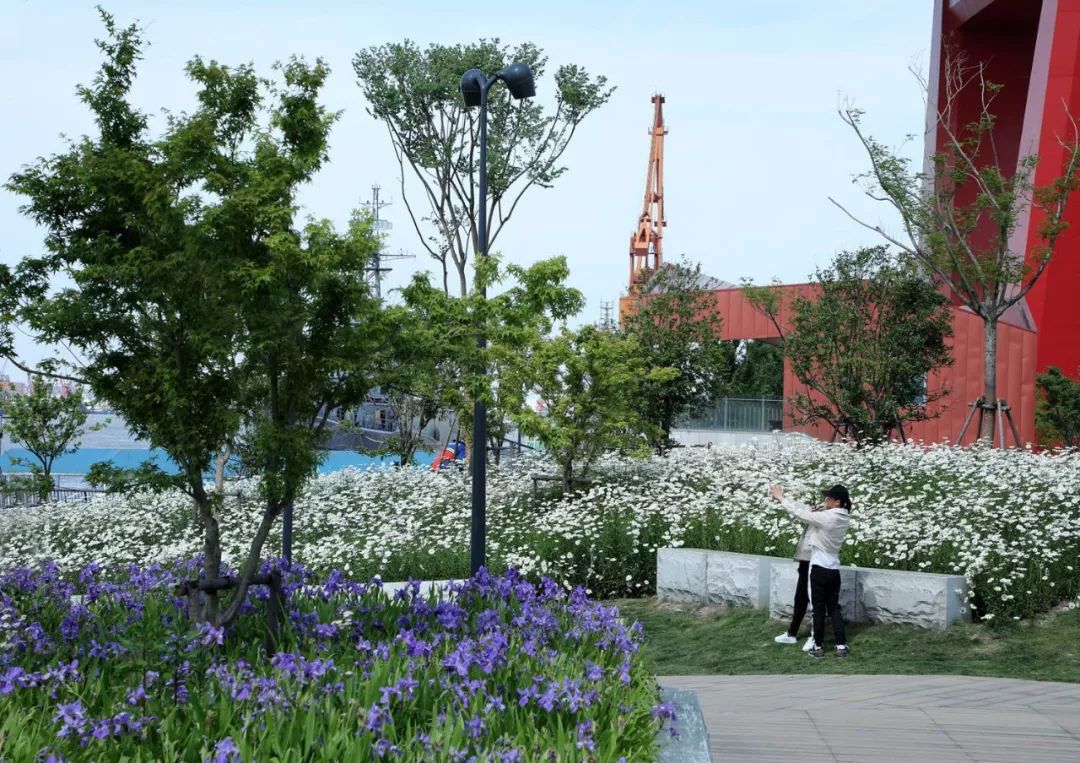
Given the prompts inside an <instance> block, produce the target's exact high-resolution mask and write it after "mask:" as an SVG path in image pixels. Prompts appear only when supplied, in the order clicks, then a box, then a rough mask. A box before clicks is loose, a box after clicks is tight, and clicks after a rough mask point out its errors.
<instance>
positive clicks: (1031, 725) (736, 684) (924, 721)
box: [660, 675, 1080, 763]
mask: <svg viewBox="0 0 1080 763" xmlns="http://www.w3.org/2000/svg"><path fill="white" fill-rule="evenodd" d="M660 684H661V685H662V686H670V687H674V688H683V689H692V690H694V691H695V692H697V697H698V702H699V704H700V705H701V711H702V715H703V716H704V719H705V726H706V728H707V729H708V734H709V752H710V754H711V757H712V760H713V761H714V763H721V762H723V763H727V762H728V761H731V762H732V763H735V762H737V761H754V762H755V763H773V761H775V762H776V763H819V761H820V762H821V763H825V762H828V763H849V762H850V763H862V762H863V761H887V762H888V763H893V762H895V763H904V762H905V761H911V763H952V761H958V762H959V761H963V762H964V763H1014V762H1015V763H1066V762H1068V763H1080V684H1065V683H1052V682H1043V681H1020V680H1015V679H1011V678H972V677H968V676H861V675H848V676H807V675H799V676H775V675H768V676H668V677H661V678H660Z"/></svg>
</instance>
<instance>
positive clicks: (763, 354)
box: [724, 339, 784, 398]
mask: <svg viewBox="0 0 1080 763" xmlns="http://www.w3.org/2000/svg"><path fill="white" fill-rule="evenodd" d="M733 366H734V369H733V370H732V373H731V379H730V381H728V383H727V384H726V385H725V390H724V394H725V395H727V396H728V397H770V398H780V397H783V395H784V348H783V346H782V345H781V344H780V343H779V342H770V341H762V340H753V339H748V340H744V341H742V342H739V347H738V349H737V350H736V351H735V357H734V362H733Z"/></svg>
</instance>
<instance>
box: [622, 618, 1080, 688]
mask: <svg viewBox="0 0 1080 763" xmlns="http://www.w3.org/2000/svg"><path fill="white" fill-rule="evenodd" d="M616 603H617V605H618V607H619V608H620V610H622V613H623V616H624V618H625V619H626V621H627V622H630V621H632V620H639V621H641V624H642V625H643V626H644V627H645V636H646V639H647V644H646V651H645V659H646V662H647V664H648V665H649V667H650V669H651V670H652V671H653V673H654V674H656V675H707V674H720V675H735V674H740V673H879V674H905V673H906V674H932V673H951V674H962V675H970V676H1000V677H1005V678H1028V679H1036V680H1042V681H1071V682H1076V683H1080V609H1074V610H1071V611H1066V612H1061V613H1059V614H1056V615H1050V616H1045V617H1042V618H1039V619H1037V620H1035V621H1031V622H1021V623H1010V624H1008V625H996V626H992V627H991V626H987V625H957V626H953V627H952V628H949V629H948V630H945V631H928V630H921V629H917V628H911V627H906V626H895V625H848V642H849V644H850V645H851V657H850V658H849V659H847V660H840V659H837V657H836V656H835V654H834V651H833V647H832V643H831V641H830V639H831V636H832V631H831V629H830V628H829V626H828V625H826V639H825V647H826V650H827V654H826V655H825V657H824V658H822V659H819V660H815V659H813V658H811V657H809V656H807V655H806V654H804V653H803V652H802V649H801V646H802V641H800V643H799V644H798V645H795V646H789V645H780V644H776V643H773V637H774V636H776V635H777V634H778V633H781V632H782V631H783V630H784V629H785V628H786V626H787V623H786V622H779V621H776V620H770V619H769V617H768V613H767V612H766V611H765V610H759V609H728V610H718V609H717V608H715V607H712V608H710V607H706V608H692V607H689V606H679V605H672V604H668V603H663V604H661V603H657V601H656V600H655V599H622V600H619V601H617V602H616ZM808 629H809V619H807V621H805V622H804V624H803V633H802V638H805V636H806V632H807V631H808Z"/></svg>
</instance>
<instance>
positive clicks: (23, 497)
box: [0, 487, 105, 508]
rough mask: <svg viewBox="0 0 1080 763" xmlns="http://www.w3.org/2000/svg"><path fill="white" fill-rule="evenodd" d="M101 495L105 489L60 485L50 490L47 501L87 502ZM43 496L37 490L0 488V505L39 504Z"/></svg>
mask: <svg viewBox="0 0 1080 763" xmlns="http://www.w3.org/2000/svg"><path fill="white" fill-rule="evenodd" d="M99 495H105V491H104V490H100V489H97V488H88V487H87V488H82V487H79V488H74V487H60V488H54V489H52V490H50V491H49V495H48V499H47V501H46V502H47V503H57V502H60V501H66V502H73V501H74V502H78V503H87V502H89V501H92V500H93V499H94V498H95V497H97V496H99ZM41 503H42V500H41V496H40V495H39V494H38V492H37V491H36V490H22V489H12V490H0V507H3V508H11V507H13V506H39V505H41Z"/></svg>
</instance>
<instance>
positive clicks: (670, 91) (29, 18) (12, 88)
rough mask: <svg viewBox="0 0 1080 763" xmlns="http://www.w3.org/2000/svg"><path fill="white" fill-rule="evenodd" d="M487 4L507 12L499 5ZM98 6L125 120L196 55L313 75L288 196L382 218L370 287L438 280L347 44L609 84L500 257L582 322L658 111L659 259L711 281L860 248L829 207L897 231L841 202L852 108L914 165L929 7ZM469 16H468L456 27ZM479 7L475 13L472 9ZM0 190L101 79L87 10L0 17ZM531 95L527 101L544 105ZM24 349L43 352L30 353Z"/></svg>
mask: <svg viewBox="0 0 1080 763" xmlns="http://www.w3.org/2000/svg"><path fill="white" fill-rule="evenodd" d="M505 6H506V7H507V8H508V9H510V8H512V7H513V4H511V3H507V4H505ZM521 7H522V8H523V10H521V11H515V10H507V11H506V12H502V13H500V12H499V11H498V10H497V6H495V5H491V4H485V5H484V6H481V5H480V4H470V5H468V6H466V5H465V4H450V3H433V2H406V1H399V2H362V1H361V2H349V3H346V2H315V1H312V2H304V3H301V2H250V1H249V2H228V1H227V0H220V1H219V2H192V1H191V0H186V1H184V2H171V3H161V2H111V3H108V4H107V8H108V10H109V11H110V12H112V13H113V14H114V15H115V16H116V17H117V20H118V21H119V22H120V23H122V24H126V23H129V22H130V21H133V20H138V21H140V22H141V24H142V25H143V26H144V27H145V37H146V39H147V40H148V41H149V42H150V47H149V48H148V50H147V51H146V57H145V60H144V61H143V63H142V67H141V75H140V79H139V82H138V84H137V87H136V89H135V99H136V101H137V102H138V104H139V105H140V107H141V108H143V109H144V110H146V111H148V112H157V111H158V110H159V109H160V108H162V107H164V108H168V109H170V110H173V111H177V110H181V109H184V108H188V107H190V106H191V104H192V102H193V89H192V87H191V85H190V83H188V82H187V81H186V79H185V78H184V74H183V65H184V63H185V62H186V61H187V60H188V59H189V58H190V57H191V56H193V55H195V54H199V55H202V56H203V57H205V58H213V59H217V60H219V61H221V62H223V63H231V64H236V63H244V62H254V64H255V65H256V67H257V68H258V69H259V71H260V72H261V73H264V74H267V75H269V74H270V66H271V64H272V63H273V62H274V61H276V60H281V59H285V58H287V57H288V56H290V55H292V54H294V53H295V54H300V55H303V56H305V57H307V58H314V57H316V56H321V57H323V58H324V59H326V60H327V62H328V63H329V64H330V66H331V69H332V72H333V73H332V75H331V78H330V81H329V84H328V86H327V88H326V90H325V101H326V103H327V105H328V106H330V107H331V108H333V109H342V110H344V115H343V117H342V119H341V120H340V121H339V123H338V124H337V126H336V128H335V130H334V134H333V136H332V150H331V154H330V159H331V163H330V165H329V167H328V168H327V169H325V170H324V171H323V172H322V173H321V174H320V175H319V177H318V178H317V180H316V181H315V182H314V183H313V184H312V185H311V186H310V187H309V188H308V189H306V191H305V192H304V194H303V196H302V202H303V203H304V205H305V211H306V212H307V213H309V214H312V215H314V216H316V217H327V218H330V219H331V220H334V221H336V222H338V223H339V224H343V223H344V222H345V221H346V220H347V219H348V216H349V213H350V210H352V209H353V208H355V207H357V206H358V205H359V203H360V202H362V201H364V200H366V199H368V198H369V196H370V187H371V185H373V184H375V183H378V184H379V185H381V186H383V188H384V190H383V195H384V197H386V196H389V197H390V198H391V200H393V201H394V202H395V203H394V204H393V205H392V206H390V207H388V208H386V209H384V210H383V212H382V216H383V217H384V218H386V219H388V220H390V221H391V223H392V224H393V225H394V228H393V230H392V231H391V235H390V238H389V240H388V249H389V250H390V251H397V250H406V251H411V252H414V253H416V254H417V257H416V259H415V260H404V261H399V262H395V263H393V264H394V266H395V271H394V273H392V274H391V276H390V278H389V282H388V283H387V284H386V286H384V288H387V287H393V286H394V285H395V284H399V283H401V282H403V281H404V280H405V279H406V278H407V277H408V276H409V274H410V273H411V272H412V271H413V270H415V269H427V270H431V271H433V272H434V271H435V270H436V267H437V265H436V263H435V262H434V261H432V260H430V259H427V258H426V255H424V254H423V251H422V249H421V248H420V245H419V242H418V241H417V240H416V239H415V233H414V232H413V231H412V228H411V225H410V224H409V221H408V217H407V213H406V210H405V206H404V204H403V203H401V200H400V198H401V192H400V190H399V188H398V168H397V163H396V161H395V160H394V158H393V153H392V151H391V149H390V145H389V142H388V139H387V137H386V135H385V131H384V130H383V129H382V128H381V127H380V125H379V123H377V122H376V121H375V120H373V119H372V118H371V117H370V116H368V115H367V113H366V112H365V109H364V106H365V104H364V101H363V98H362V96H361V94H360V90H359V88H358V87H357V86H356V83H355V77H354V74H353V71H352V66H351V59H352V56H353V54H354V53H355V52H356V51H357V50H359V49H360V48H362V47H367V46H370V45H378V44H381V43H385V42H392V41H400V40H402V39H403V38H406V37H408V38H410V39H413V40H415V41H416V42H418V43H420V44H427V43H429V42H440V43H459V42H461V43H464V42H469V41H473V40H476V39H477V38H479V37H499V38H501V39H502V40H503V41H504V42H507V43H515V42H520V41H524V40H531V41H533V42H535V43H537V44H538V45H540V46H541V47H542V48H543V49H544V50H545V52H546V53H547V54H548V56H549V59H550V63H549V71H553V70H554V69H555V68H556V67H557V66H558V65H559V64H561V63H577V64H579V65H582V66H584V67H585V68H586V69H588V70H589V71H590V72H593V73H602V74H605V75H607V77H608V78H609V80H610V82H611V84H614V85H616V86H617V88H618V89H617V91H616V92H615V95H614V96H613V98H612V100H611V102H610V103H609V104H608V105H607V106H605V107H604V108H603V109H601V110H600V111H599V112H597V113H596V114H594V115H592V116H591V117H589V118H588V119H587V120H586V121H585V122H584V123H583V124H582V126H581V127H580V129H579V132H578V135H577V136H576V138H575V142H574V143H573V144H572V145H571V147H570V148H569V150H568V151H567V152H566V154H565V155H564V159H565V162H566V164H568V166H569V171H568V172H567V173H566V175H564V176H563V177H562V178H560V179H559V181H558V182H557V184H556V185H555V187H554V188H553V189H550V190H535V191H530V192H529V193H528V194H527V195H526V197H525V200H524V201H523V202H522V204H521V206H520V207H519V209H518V211H517V213H516V214H515V216H514V218H513V219H512V220H511V222H510V223H509V224H508V226H507V228H506V230H505V231H504V232H503V233H502V234H501V235H500V239H499V242H498V249H499V250H500V251H501V252H502V253H503V254H504V256H505V257H506V258H507V259H509V260H511V261H514V262H519V263H522V264H527V263H529V262H533V261H535V260H538V259H542V258H544V257H548V256H551V255H555V254H563V255H566V257H567V258H568V259H569V262H570V267H571V271H572V276H571V283H572V285H574V286H576V287H578V288H579V289H581V290H582V291H583V292H584V293H585V296H586V298H587V301H588V303H587V307H586V310H585V312H584V313H583V315H582V319H583V320H585V321H595V320H598V319H599V317H600V303H601V301H614V300H617V299H618V297H619V295H620V294H622V293H624V291H625V289H626V273H627V263H628V251H627V244H628V240H629V237H630V234H631V232H632V231H633V229H634V226H635V222H636V219H637V216H638V214H639V212H640V205H641V197H642V189H643V186H644V177H645V169H646V163H647V159H648V148H649V145H648V140H649V139H648V128H649V124H650V120H651V117H652V112H651V109H652V106H651V104H650V101H649V99H650V97H651V95H652V93H653V92H656V91H660V92H663V93H664V95H665V96H666V97H667V103H666V105H665V116H666V119H667V123H668V128H669V134H668V136H667V142H666V151H665V197H666V207H667V215H668V223H669V225H668V228H667V231H666V237H665V251H666V254H667V255H668V257H669V258H672V257H674V256H676V255H678V254H680V253H685V254H686V255H687V256H688V257H689V258H690V259H692V260H695V261H699V262H701V263H702V265H703V267H704V269H705V270H706V271H707V272H708V273H710V274H712V275H715V276H718V277H720V278H724V279H726V280H729V281H738V280H739V279H741V278H743V277H748V278H752V279H754V280H757V281H759V282H760V281H767V280H769V279H771V278H773V277H777V278H780V279H782V280H784V281H803V280H806V278H807V276H808V275H809V274H810V273H811V272H812V271H813V269H814V267H815V266H816V265H824V264H826V263H828V262H829V260H830V259H831V257H832V255H833V254H834V253H835V252H837V251H839V250H842V249H848V248H852V247H857V246H860V245H863V244H868V243H878V242H877V241H876V240H874V238H873V236H872V234H870V233H869V232H868V231H865V230H862V229H860V228H859V227H858V226H856V225H855V224H854V223H852V222H851V221H850V220H848V219H847V218H846V217H845V216H844V215H843V214H842V213H841V212H840V211H839V210H837V209H836V208H835V207H833V206H832V205H831V204H830V203H829V202H828V199H827V197H828V196H830V195H832V196H835V197H837V198H839V199H841V200H843V201H844V202H845V203H847V204H850V206H851V207H852V208H853V209H854V210H856V211H857V212H859V213H860V214H863V215H864V216H866V217H867V218H868V219H870V220H872V221H875V222H876V221H881V222H882V223H883V224H885V225H886V226H887V227H890V228H895V227H896V225H895V218H893V217H892V216H890V215H889V214H888V210H887V209H886V208H884V207H882V206H880V205H876V204H874V203H872V202H870V201H868V200H864V199H863V198H862V196H861V193H860V192H859V190H858V189H857V188H856V187H855V186H853V185H852V184H851V178H852V176H853V175H854V174H855V173H857V172H861V171H862V170H863V169H865V156H864V155H863V154H862V153H861V149H860V147H859V145H858V143H857V141H856V140H855V138H854V136H853V135H852V134H851V133H850V131H849V130H848V129H847V128H846V127H845V126H844V125H843V123H842V122H841V121H840V119H839V117H838V116H837V115H836V109H837V107H838V106H839V105H840V104H841V103H842V102H843V101H844V100H845V99H850V100H852V101H854V103H855V104H856V105H858V106H859V107H861V108H863V109H864V110H865V111H866V112H867V117H866V123H867V125H868V126H869V127H870V129H871V130H872V131H873V133H874V134H875V135H876V136H877V137H879V138H881V139H882V140H883V141H884V142H886V143H887V144H891V145H898V144H900V143H901V142H902V141H903V140H904V138H905V136H907V135H909V134H915V135H916V140H915V141H914V142H912V143H911V144H909V145H908V147H907V149H906V150H907V151H908V152H909V154H910V155H912V156H918V155H919V154H921V152H922V129H923V120H924V113H923V112H924V106H923V101H922V94H921V93H920V91H919V89H918V86H917V83H916V81H915V79H914V77H913V76H912V75H911V73H910V72H909V71H908V68H909V67H910V66H913V65H914V66H915V67H917V68H921V69H925V68H926V66H927V64H928V61H929V46H930V32H931V16H932V10H933V3H932V2H930V1H929V0H926V2H910V0H830V2H828V3H808V2H805V0H758V1H757V2H754V3H744V2H731V1H730V0H727V1H724V0H719V1H717V2H667V3H655V2H653V3H645V2H608V1H606V0H605V1H602V2H593V3H585V2H563V1H562V0H556V1H555V2H548V3H543V4H537V3H529V4H522V5H521ZM465 8H469V9H470V10H468V11H466V10H463V9H465ZM482 8H487V9H489V10H486V11H484V10H482ZM0 19H2V24H0V70H2V71H4V72H5V80H6V82H5V86H4V88H2V89H0V113H2V114H3V115H4V119H3V120H2V121H0V177H3V178H7V177H8V176H9V175H10V174H11V173H12V172H13V171H15V170H17V169H18V168H19V167H20V166H22V165H23V164H25V163H27V162H30V161H32V160H33V159H34V158H35V157H37V156H42V155H49V154H51V153H54V152H57V151H59V150H61V149H62V148H63V139H62V137H61V133H66V134H68V135H79V134H82V133H85V132H89V131H90V130H91V127H92V124H91V122H90V119H89V117H88V116H87V114H86V111H85V109H84V108H83V106H82V105H81V104H80V103H78V101H77V100H76V99H75V97H74V88H75V85H76V84H78V83H81V82H87V81H89V79H90V78H91V77H92V76H93V72H94V70H95V68H96V66H97V63H98V52H97V49H96V48H95V46H94V42H93V40H94V37H96V36H100V33H101V27H100V24H99V23H98V20H97V14H96V11H95V10H94V7H93V4H91V3H82V2H65V1H62V0H49V1H48V2H46V0H0ZM550 88H551V84H550V81H549V80H548V79H541V80H539V81H538V82H537V97H538V98H539V99H541V100H542V101H547V100H548V99H550V93H551V90H550ZM19 203H20V202H19V199H18V198H16V197H15V196H13V195H12V194H10V193H8V192H7V191H2V190H0V261H3V262H9V263H11V262H15V261H17V260H18V259H19V258H20V257H21V256H23V255H25V254H27V253H31V252H34V251H36V250H37V248H38V247H39V246H40V241H41V233H40V231H38V230H36V229H35V227H34V226H33V224H32V223H30V222H29V221H27V220H26V219H24V218H23V217H21V216H20V215H19V213H18V210H17V208H18V205H19ZM20 342H21V343H20V350H21V351H22V352H24V353H25V354H26V355H27V356H29V357H31V358H33V357H36V356H38V355H39V354H40V352H38V351H37V350H35V349H34V348H33V347H32V345H31V344H30V342H29V340H25V341H24V340H20Z"/></svg>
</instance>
